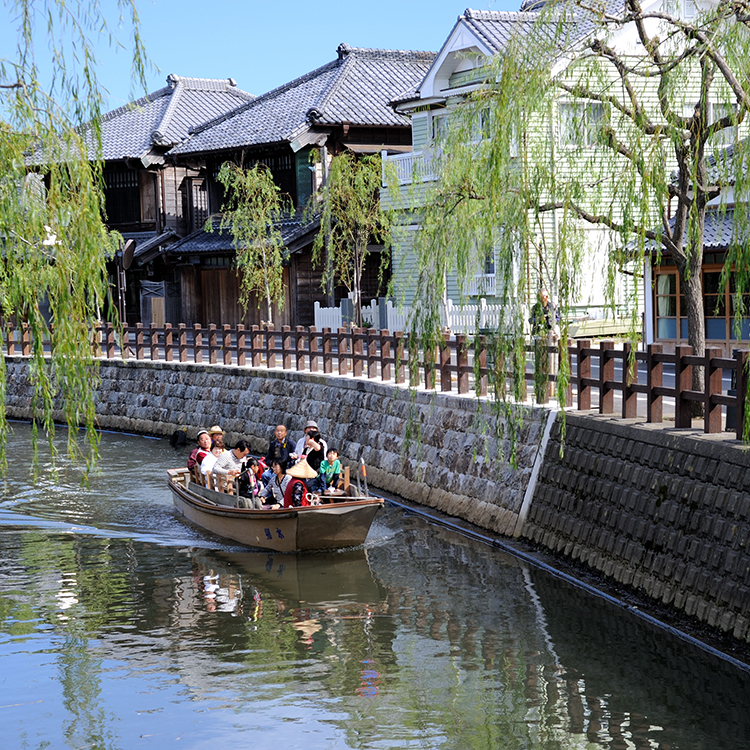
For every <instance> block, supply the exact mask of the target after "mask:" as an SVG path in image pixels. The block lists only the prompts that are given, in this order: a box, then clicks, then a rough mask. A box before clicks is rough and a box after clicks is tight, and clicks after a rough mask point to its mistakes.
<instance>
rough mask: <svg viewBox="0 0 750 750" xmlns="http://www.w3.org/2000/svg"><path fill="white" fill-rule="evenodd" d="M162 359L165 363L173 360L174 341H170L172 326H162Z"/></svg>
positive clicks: (168, 324)
mask: <svg viewBox="0 0 750 750" xmlns="http://www.w3.org/2000/svg"><path fill="white" fill-rule="evenodd" d="M164 359H165V360H166V361H167V362H172V361H173V360H174V341H173V340H172V324H171V323H165V324H164Z"/></svg>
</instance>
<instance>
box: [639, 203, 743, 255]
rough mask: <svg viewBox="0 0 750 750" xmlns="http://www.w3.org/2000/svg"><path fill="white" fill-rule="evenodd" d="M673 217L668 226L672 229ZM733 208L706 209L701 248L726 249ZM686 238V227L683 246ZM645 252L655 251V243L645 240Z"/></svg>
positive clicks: (729, 236) (732, 224)
mask: <svg viewBox="0 0 750 750" xmlns="http://www.w3.org/2000/svg"><path fill="white" fill-rule="evenodd" d="M674 225H675V218H674V217H672V218H671V219H670V221H669V226H670V228H671V229H672V231H674ZM734 230H735V224H734V209H733V208H727V209H726V211H724V212H722V211H719V210H715V209H709V210H708V211H706V224H705V228H704V230H703V249H704V250H706V251H709V252H710V251H714V250H726V249H727V248H728V247H729V246H730V245H731V243H732V238H733V237H734ZM686 239H687V228H685V234H684V235H683V238H682V244H683V247H684V246H685V241H686ZM646 250H647V252H651V253H653V252H656V243H654V242H652V241H647V242H646Z"/></svg>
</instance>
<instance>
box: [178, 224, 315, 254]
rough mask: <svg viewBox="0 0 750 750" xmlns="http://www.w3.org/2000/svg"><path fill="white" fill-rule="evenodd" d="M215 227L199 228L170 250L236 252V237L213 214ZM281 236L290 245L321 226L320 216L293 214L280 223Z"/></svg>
mask: <svg viewBox="0 0 750 750" xmlns="http://www.w3.org/2000/svg"><path fill="white" fill-rule="evenodd" d="M211 224H212V227H213V231H212V232H207V231H206V230H205V229H197V230H196V231H194V232H192V233H191V234H189V235H187V237H183V238H182V239H181V240H178V241H177V242H175V243H173V244H172V245H170V246H169V248H168V252H169V253H170V254H172V255H202V254H211V253H227V252H231V253H234V251H235V248H234V238H233V237H232V233H231V231H230V229H229V228H228V227H225V228H224V229H223V230H222V229H219V226H220V224H221V218H220V217H219V216H213V217H212V218H211ZM279 225H280V228H281V238H282V240H283V242H284V245H285V246H286V247H289V245H291V244H292V243H293V242H295V240H298V239H299V238H300V237H302V236H304V235H305V234H307V233H309V232H313V231H315V230H317V228H318V227H319V226H320V217H315V218H314V219H312V220H310V221H306V220H304V219H302V218H301V217H300V216H299V215H291V216H288V217H287V218H285V219H284V220H282V221H281V222H280V223H279Z"/></svg>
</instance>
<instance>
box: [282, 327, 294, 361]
mask: <svg viewBox="0 0 750 750" xmlns="http://www.w3.org/2000/svg"><path fill="white" fill-rule="evenodd" d="M281 368H282V369H283V370H291V369H292V329H291V328H290V327H289V326H281Z"/></svg>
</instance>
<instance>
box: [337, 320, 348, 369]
mask: <svg viewBox="0 0 750 750" xmlns="http://www.w3.org/2000/svg"><path fill="white" fill-rule="evenodd" d="M338 338H339V347H338V349H339V375H346V374H347V373H348V371H349V368H348V366H347V365H348V362H347V361H346V356H347V351H346V328H339V333H338Z"/></svg>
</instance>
